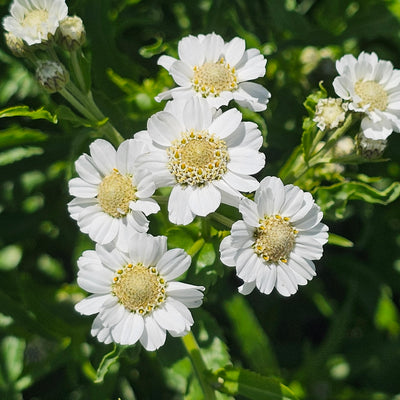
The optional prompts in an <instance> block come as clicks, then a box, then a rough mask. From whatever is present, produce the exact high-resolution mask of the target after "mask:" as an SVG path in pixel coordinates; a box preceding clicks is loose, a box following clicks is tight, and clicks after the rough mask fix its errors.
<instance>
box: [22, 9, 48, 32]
mask: <svg viewBox="0 0 400 400" xmlns="http://www.w3.org/2000/svg"><path fill="white" fill-rule="evenodd" d="M48 19H49V13H48V11H47V10H32V11H30V12H28V13H27V14H26V15H25V16H24V19H23V20H22V22H21V25H22V26H23V27H27V28H38V30H39V31H40V32H42V31H41V29H40V26H41V25H42V24H43V23H44V22H47V20H48Z"/></svg>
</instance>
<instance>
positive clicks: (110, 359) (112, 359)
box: [94, 344, 127, 383]
mask: <svg viewBox="0 0 400 400" xmlns="http://www.w3.org/2000/svg"><path fill="white" fill-rule="evenodd" d="M126 347H127V346H118V345H117V344H114V348H113V350H112V351H110V352H109V353H107V354H106V355H105V356H104V357H103V359H102V360H101V362H100V365H99V367H98V368H97V372H96V379H95V381H94V382H95V383H102V382H103V381H104V377H105V376H106V374H107V372H108V371H109V369H110V368H111V366H112V365H113V364H115V363H116V362H117V361H118V359H119V357H120V355H121V354H122V353H123V351H124V350H125V349H126Z"/></svg>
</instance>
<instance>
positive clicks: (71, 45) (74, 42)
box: [57, 16, 86, 51]
mask: <svg viewBox="0 0 400 400" xmlns="http://www.w3.org/2000/svg"><path fill="white" fill-rule="evenodd" d="M85 40H86V32H85V27H84V25H83V21H82V19H81V18H79V17H77V16H74V17H67V18H64V19H63V20H62V21H61V22H60V25H59V26H58V31H57V41H58V43H59V44H60V46H62V47H63V48H64V49H65V50H68V51H73V50H76V49H78V48H79V47H81V46H82V45H83V43H85Z"/></svg>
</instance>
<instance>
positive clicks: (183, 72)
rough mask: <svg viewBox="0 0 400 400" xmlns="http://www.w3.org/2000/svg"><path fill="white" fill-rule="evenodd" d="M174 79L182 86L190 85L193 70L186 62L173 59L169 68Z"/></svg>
mask: <svg viewBox="0 0 400 400" xmlns="http://www.w3.org/2000/svg"><path fill="white" fill-rule="evenodd" d="M169 73H170V74H171V76H172V78H173V79H174V81H175V82H176V83H177V84H178V85H179V86H183V87H188V86H191V84H192V82H191V79H192V78H193V74H194V71H193V69H192V68H190V66H189V65H187V64H186V63H184V62H182V61H180V60H177V61H175V62H174V63H173V64H172V65H171V68H170V70H169Z"/></svg>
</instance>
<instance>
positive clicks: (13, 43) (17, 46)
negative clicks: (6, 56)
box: [4, 32, 29, 58]
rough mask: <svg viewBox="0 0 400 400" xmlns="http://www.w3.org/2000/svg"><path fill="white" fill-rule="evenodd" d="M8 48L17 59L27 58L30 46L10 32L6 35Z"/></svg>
mask: <svg viewBox="0 0 400 400" xmlns="http://www.w3.org/2000/svg"><path fill="white" fill-rule="evenodd" d="M4 37H5V40H6V44H7V47H8V48H9V49H10V51H11V53H13V54H14V56H15V57H20V58H22V57H25V56H26V55H27V54H28V52H29V46H27V45H26V44H25V42H24V41H23V40H22V39H21V38H19V37H17V36H15V35H14V34H12V33H10V32H6V33H5V34H4Z"/></svg>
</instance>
